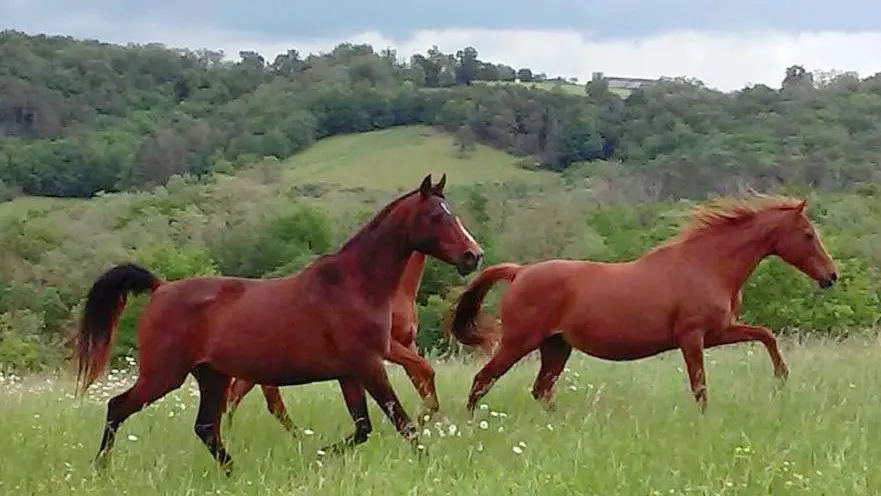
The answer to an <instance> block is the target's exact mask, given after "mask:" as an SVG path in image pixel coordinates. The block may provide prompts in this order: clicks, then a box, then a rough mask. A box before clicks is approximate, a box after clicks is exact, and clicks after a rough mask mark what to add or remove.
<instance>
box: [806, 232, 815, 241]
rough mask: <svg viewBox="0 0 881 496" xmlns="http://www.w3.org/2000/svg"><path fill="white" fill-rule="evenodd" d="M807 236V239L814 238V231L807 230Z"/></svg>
mask: <svg viewBox="0 0 881 496" xmlns="http://www.w3.org/2000/svg"><path fill="white" fill-rule="evenodd" d="M805 238H807V239H814V233H812V232H811V231H808V232H806V233H805Z"/></svg>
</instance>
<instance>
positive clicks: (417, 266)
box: [398, 251, 425, 299]
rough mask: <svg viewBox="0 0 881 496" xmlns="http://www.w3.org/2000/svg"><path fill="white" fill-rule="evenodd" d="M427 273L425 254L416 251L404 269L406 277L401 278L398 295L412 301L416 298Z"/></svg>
mask: <svg viewBox="0 0 881 496" xmlns="http://www.w3.org/2000/svg"><path fill="white" fill-rule="evenodd" d="M424 271H425V254H424V253H421V252H418V251H414V252H413V254H412V255H410V259H409V260H408V261H407V266H406V267H405V268H404V275H402V276H401V284H400V286H399V287H398V294H399V295H401V296H405V297H407V298H410V299H415V298H416V292H417V291H419V286H420V285H421V284H422V274H423V273H424Z"/></svg>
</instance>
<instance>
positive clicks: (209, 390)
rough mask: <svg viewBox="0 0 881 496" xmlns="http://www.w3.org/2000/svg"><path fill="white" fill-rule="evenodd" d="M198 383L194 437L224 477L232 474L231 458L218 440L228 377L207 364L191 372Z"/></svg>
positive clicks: (219, 439)
mask: <svg viewBox="0 0 881 496" xmlns="http://www.w3.org/2000/svg"><path fill="white" fill-rule="evenodd" d="M192 374H193V377H195V378H196V382H198V383H199V413H198V414H197V415H196V424H195V431H196V436H198V437H199V439H200V440H201V441H202V443H203V444H204V445H205V446H206V447H207V448H208V451H209V452H211V456H213V457H214V459H215V460H217V462H218V463H219V464H220V466H221V467H222V468H223V469H224V472H226V475H230V474H231V473H232V457H231V456H229V453H227V451H226V448H224V446H223V441H222V440H221V438H220V417H221V415H222V414H223V408H224V403H225V401H226V390H227V385H228V384H229V376H228V375H226V374H223V373H221V372H219V371H218V370H216V369H215V368H213V367H211V366H210V365H208V364H201V365H199V366H197V367H196V368H195V369H193V371H192Z"/></svg>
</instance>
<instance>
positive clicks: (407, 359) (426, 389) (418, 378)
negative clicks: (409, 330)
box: [386, 341, 440, 422]
mask: <svg viewBox="0 0 881 496" xmlns="http://www.w3.org/2000/svg"><path fill="white" fill-rule="evenodd" d="M386 359H388V360H389V361H391V362H393V363H396V364H398V365H400V366H402V367H404V370H405V371H406V372H407V376H409V377H410V382H412V383H413V386H414V387H415V388H416V391H417V392H418V393H419V396H421V397H422V403H423V405H424V408H425V410H424V411H423V412H422V413H421V414H420V415H419V421H420V422H422V421H426V422H427V421H429V420H431V418H432V417H433V416H434V415H435V414H436V413H437V412H438V410H440V404H439V402H438V400H437V389H436V388H435V384H434V369H433V368H432V367H431V364H430V363H429V362H428V360H426V359H425V358H424V357H422V356H420V355H419V352H417V351H416V346H415V345H414V344H412V343H411V344H410V346H408V347H405V346H404V345H402V344H401V343H399V342H397V341H392V342H391V346H390V349H389V354H388V356H387V357H386Z"/></svg>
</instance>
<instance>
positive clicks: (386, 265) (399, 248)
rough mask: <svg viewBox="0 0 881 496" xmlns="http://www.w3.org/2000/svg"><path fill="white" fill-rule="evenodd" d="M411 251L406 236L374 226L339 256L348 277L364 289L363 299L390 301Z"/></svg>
mask: <svg viewBox="0 0 881 496" xmlns="http://www.w3.org/2000/svg"><path fill="white" fill-rule="evenodd" d="M412 253H413V249H412V247H411V246H410V244H409V243H408V242H407V238H406V235H404V234H403V233H400V232H396V231H395V230H394V229H393V228H392V227H391V226H383V225H380V226H377V228H376V230H375V231H374V232H372V233H370V235H369V237H365V239H363V240H362V241H361V242H360V243H358V244H357V245H355V246H351V247H349V248H346V249H345V250H343V251H342V252H340V253H338V256H339V257H340V259H341V260H345V261H346V263H347V265H348V267H347V273H348V275H349V277H351V278H353V279H355V280H357V281H358V283H359V286H361V287H363V288H364V289H366V290H367V291H366V293H365V296H366V297H367V298H368V299H371V300H375V301H390V300H391V298H392V297H393V296H394V293H395V292H396V291H397V289H398V286H399V285H400V282H401V277H402V276H403V274H404V267H405V266H406V265H407V262H408V260H409V259H410V255H411V254H412Z"/></svg>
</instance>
